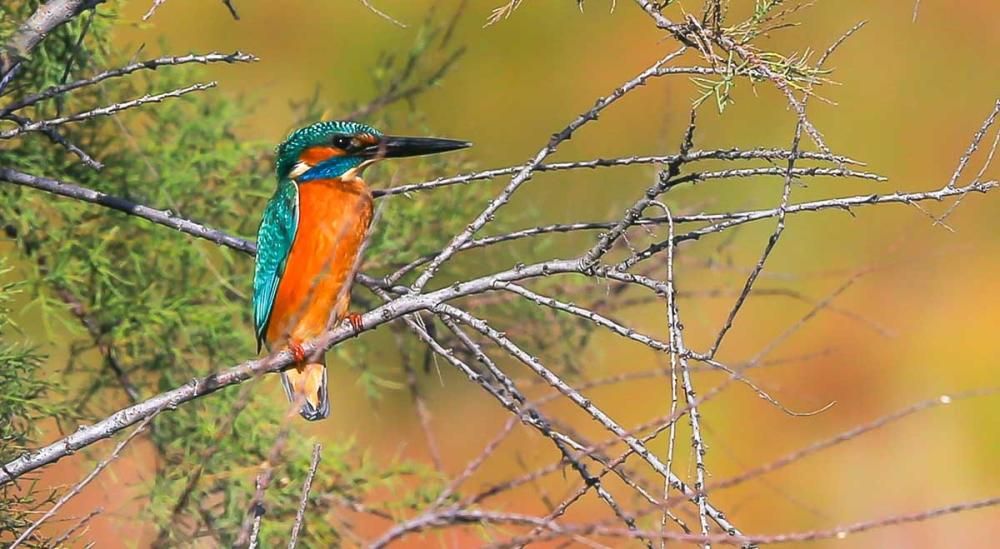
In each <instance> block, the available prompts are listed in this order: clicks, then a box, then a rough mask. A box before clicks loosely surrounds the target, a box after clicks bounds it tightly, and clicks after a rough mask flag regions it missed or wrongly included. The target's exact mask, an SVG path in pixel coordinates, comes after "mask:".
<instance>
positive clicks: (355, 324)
mask: <svg viewBox="0 0 1000 549" xmlns="http://www.w3.org/2000/svg"><path fill="white" fill-rule="evenodd" d="M347 321H348V322H350V323H351V327H352V328H354V336H355V337H357V336H358V334H360V333H361V332H362V331H363V330H364V329H365V326H364V322H362V321H361V315H360V314H358V313H347Z"/></svg>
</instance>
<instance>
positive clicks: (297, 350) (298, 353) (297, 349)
mask: <svg viewBox="0 0 1000 549" xmlns="http://www.w3.org/2000/svg"><path fill="white" fill-rule="evenodd" d="M288 350H289V351H291V352H292V356H293V357H295V362H297V363H302V362H305V360H306V350H305V349H303V348H302V345H300V344H298V343H296V342H294V341H293V342H291V343H289V344H288Z"/></svg>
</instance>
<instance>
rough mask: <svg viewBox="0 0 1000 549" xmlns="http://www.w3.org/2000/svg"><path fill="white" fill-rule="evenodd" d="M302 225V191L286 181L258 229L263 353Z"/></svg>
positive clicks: (257, 300)
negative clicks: (287, 267)
mask: <svg viewBox="0 0 1000 549" xmlns="http://www.w3.org/2000/svg"><path fill="white" fill-rule="evenodd" d="M298 225H299V190H298V187H297V186H296V185H295V183H292V182H291V181H288V180H283V181H282V182H281V183H279V184H278V190H277V191H275V193H274V196H272V197H271V200H270V201H268V203H267V206H266V207H265V208H264V216H263V217H262V218H261V220H260V228H259V229H258V230H257V264H256V267H255V269H254V274H253V322H254V328H255V329H256V332H257V349H258V350H260V346H261V343H263V341H264V335H265V334H266V333H267V323H268V321H269V320H270V318H271V309H272V307H273V306H274V296H275V295H276V294H277V293H278V284H279V283H280V282H281V275H282V274H283V273H284V272H285V263H286V262H287V261H288V254H289V252H291V250H292V242H293V241H294V240H295V231H296V229H297V228H298Z"/></svg>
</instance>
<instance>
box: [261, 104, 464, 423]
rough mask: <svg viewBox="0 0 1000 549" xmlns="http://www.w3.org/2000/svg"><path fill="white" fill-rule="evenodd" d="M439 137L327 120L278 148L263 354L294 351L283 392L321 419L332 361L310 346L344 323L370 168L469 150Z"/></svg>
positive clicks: (264, 225)
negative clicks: (401, 134) (305, 347)
mask: <svg viewBox="0 0 1000 549" xmlns="http://www.w3.org/2000/svg"><path fill="white" fill-rule="evenodd" d="M470 145H471V143H469V142H467V141H459V140H455V139H442V138H437V137H398V136H389V135H384V134H382V132H380V131H378V130H376V129H375V128H373V127H371V126H368V125H366V124H361V123H359V122H351V121H326V122H317V123H315V124H312V125H309V126H306V127H304V128H300V129H298V130H295V131H293V132H292V133H291V134H289V136H288V137H287V138H286V139H285V141H284V142H282V143H281V145H279V146H278V148H277V151H276V161H275V175H276V176H277V180H278V188H277V190H276V191H275V192H274V196H272V197H271V199H270V200H269V201H268V203H267V206H266V207H265V208H264V214H263V216H262V218H261V222H260V228H259V229H258V230H257V259H256V265H255V269H254V278H253V317H254V327H255V330H256V335H257V352H260V349H261V346H262V345H263V346H266V347H267V348H268V349H269V350H271V351H274V350H278V349H286V348H287V349H288V350H289V351H290V352H291V353H292V355H293V356H294V358H295V366H294V367H292V368H289V369H287V370H285V371H284V372H282V373H281V382H282V386H283V387H284V389H285V394H286V395H287V396H288V398H289V400H290V401H292V402H301V407H300V409H299V414H300V415H302V417H304V418H305V419H307V420H310V421H315V420H319V419H323V418H325V417H327V416H328V415H329V413H330V395H329V390H328V387H327V374H326V360H325V357H324V356H323V355H322V354H320V355H318V356H308V357H307V356H306V354H305V352H304V350H303V348H302V343H303V342H305V341H307V340H309V339H312V338H315V337H317V336H319V335H321V334H323V333H324V332H326V331H327V330H329V329H330V328H332V327H334V326H336V325H337V324H339V323H341V322H343V321H344V320H345V319H346V320H347V321H349V322H350V323H351V325H352V326H353V328H354V330H355V332H360V331H361V315H359V314H357V313H351V312H350V311H349V307H350V301H351V285H352V283H353V281H354V276H353V275H354V273H355V272H356V270H357V265H358V262H359V260H360V255H361V252H362V248H363V247H364V243H365V240H366V237H367V234H368V229H369V226H370V225H371V222H372V212H373V201H372V192H371V189H370V188H369V187H368V185H367V184H366V183H365V182H364V180H362V179H361V175H362V172H363V171H364V170H365V168H367V167H368V166H371V165H372V164H374V163H376V162H378V161H380V160H382V159H384V158H393V157H406V156H420V155H427V154H435V153H442V152H447V151H453V150H457V149H464V148H466V147H469V146H470Z"/></svg>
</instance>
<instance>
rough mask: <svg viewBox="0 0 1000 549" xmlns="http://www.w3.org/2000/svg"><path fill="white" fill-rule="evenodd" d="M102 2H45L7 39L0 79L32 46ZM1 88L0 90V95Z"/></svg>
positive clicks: (0, 59)
mask: <svg viewBox="0 0 1000 549" xmlns="http://www.w3.org/2000/svg"><path fill="white" fill-rule="evenodd" d="M103 2H104V0H49V1H48V2H46V3H44V4H42V5H40V6H38V9H37V10H35V13H33V14H31V17H29V18H28V19H27V20H26V21H25V22H24V23H22V24H21V26H20V27H18V29H17V31H15V32H14V34H13V35H11V37H10V39H9V40H8V41H7V44H6V45H5V46H4V52H3V55H2V56H0V76H2V77H3V78H4V80H7V77H8V76H11V72H13V71H15V70H17V66H18V65H20V63H21V61H23V60H24V59H26V58H27V57H28V55H30V54H31V52H32V50H34V49H35V46H37V45H38V43H39V42H41V41H42V40H43V39H44V38H45V37H46V36H48V35H49V34H51V33H52V31H54V30H56V29H57V28H58V27H60V26H61V25H63V24H65V23H67V22H68V21H70V20H71V19H73V18H74V17H76V16H77V15H79V14H80V13H82V12H83V11H84V10H87V9H90V8H93V7H96V6H97V5H98V4H101V3H103ZM3 87H4V86H0V92H2V91H3Z"/></svg>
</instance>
